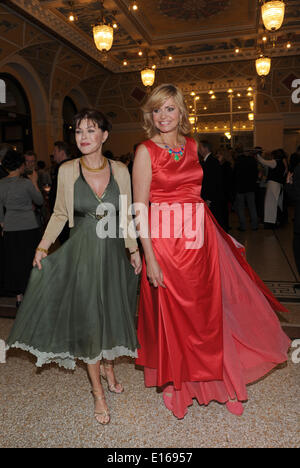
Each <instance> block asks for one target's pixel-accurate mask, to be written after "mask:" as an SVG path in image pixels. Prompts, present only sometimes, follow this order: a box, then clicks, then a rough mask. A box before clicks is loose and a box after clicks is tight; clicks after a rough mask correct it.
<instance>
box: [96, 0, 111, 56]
mask: <svg viewBox="0 0 300 468" xmlns="http://www.w3.org/2000/svg"><path fill="white" fill-rule="evenodd" d="M100 4H101V21H100V23H99V24H97V25H95V26H94V27H93V36H94V41H95V44H96V47H97V49H98V50H100V51H101V52H108V51H109V50H110V49H111V47H112V45H113V40H114V30H113V28H112V26H110V25H109V24H106V23H105V19H104V1H103V0H101V1H100Z"/></svg>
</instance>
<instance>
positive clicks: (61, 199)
mask: <svg viewBox="0 0 300 468" xmlns="http://www.w3.org/2000/svg"><path fill="white" fill-rule="evenodd" d="M110 162H111V167H112V172H113V175H114V178H115V180H116V182H117V184H118V186H119V190H120V195H125V196H126V198H125V197H124V200H126V204H125V203H124V200H122V201H121V204H120V227H121V228H122V230H123V233H124V240H125V246H126V247H127V248H128V249H130V250H131V251H133V250H135V249H136V248H137V242H136V239H135V237H134V235H131V236H130V232H131V234H132V230H130V229H128V226H129V223H131V228H132V216H131V210H130V205H131V184H130V176H129V172H128V170H127V167H126V166H125V165H124V164H123V163H121V162H118V161H110ZM79 164H80V163H79V159H73V160H71V161H67V162H65V163H64V164H62V166H61V167H60V168H59V171H58V181H57V194H56V201H55V206H54V211H53V214H52V216H51V218H50V220H49V223H48V225H47V228H46V230H45V233H44V236H43V240H47V241H49V242H50V243H51V244H53V243H54V242H55V241H56V239H57V237H58V236H59V234H60V233H61V231H62V229H63V227H64V225H65V224H66V222H67V221H68V220H69V227H70V228H72V227H73V226H74V184H75V182H76V180H77V179H78V177H79V175H80V169H79Z"/></svg>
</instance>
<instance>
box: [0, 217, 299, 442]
mask: <svg viewBox="0 0 300 468" xmlns="http://www.w3.org/2000/svg"><path fill="white" fill-rule="evenodd" d="M231 225H232V229H231V231H230V233H231V235H233V236H234V237H235V238H236V239H237V240H238V241H239V242H241V243H242V244H244V245H245V247H246V254H247V260H248V262H249V263H250V264H251V266H252V267H253V268H254V269H255V271H256V272H257V273H258V274H259V275H260V277H261V278H262V279H263V280H264V281H265V282H266V284H267V285H268V287H269V288H270V289H271V290H272V291H273V292H274V294H275V295H276V297H278V298H279V299H280V300H281V301H282V302H283V303H284V305H285V306H286V307H287V309H288V310H289V314H284V313H280V314H278V316H279V319H280V321H281V324H282V327H283V328H284V330H285V331H286V333H287V334H288V335H289V336H290V337H291V338H292V340H293V345H294V348H291V351H290V353H289V359H288V362H287V364H286V365H283V366H280V368H278V369H276V370H274V371H273V372H271V373H270V374H269V375H268V376H266V377H265V378H263V379H261V380H260V381H259V382H256V383H255V384H251V385H249V386H248V397H249V398H248V401H247V402H246V403H245V411H244V414H243V415H242V416H241V417H236V416H234V415H232V414H230V413H229V412H228V411H227V410H226V409H225V408H224V406H223V405H221V404H218V403H217V402H211V403H210V404H209V405H208V406H199V405H198V403H197V402H196V401H194V404H193V405H192V406H191V407H190V408H189V411H188V414H187V415H186V417H185V418H184V419H183V420H177V419H176V418H175V417H174V416H173V415H172V414H171V413H170V412H169V411H168V410H167V409H166V407H165V406H164V404H163V401H162V396H161V394H159V393H158V392H157V391H156V389H153V388H152V389H145V387H144V382H143V373H142V371H141V370H139V369H136V368H135V365H134V362H133V361H132V360H130V359H125V358H123V359H119V360H118V362H117V364H116V373H117V375H118V378H119V380H120V381H122V383H123V384H124V387H125V392H124V393H123V394H121V395H114V394H112V393H109V392H106V394H107V403H108V405H109V407H110V411H111V423H110V424H109V425H108V426H106V427H102V426H99V425H97V423H96V422H95V420H94V419H93V400H92V397H91V395H90V388H89V384H88V381H87V378H86V372H85V367H84V366H83V365H82V364H80V363H79V365H78V366H77V368H76V370H75V371H74V372H67V371H64V370H61V369H59V368H58V367H57V366H55V365H48V366H45V367H44V368H43V369H39V370H37V369H36V368H35V365H34V362H35V359H34V358H33V357H32V356H30V355H28V354H26V353H24V352H22V351H19V350H10V351H9V353H8V355H7V361H6V364H4V363H3V364H0V412H1V418H0V447H3V448H8V447H9V448H11V447H20V448H21V447H66V448H67V447H78V448H80V447H99V448H100V447H103V448H104V447H105V448H109V449H113V448H142V447H148V448H174V449H175V448H177V449H180V448H201V447H231V448H238V447H239V448H245V447H251V448H254V447H289V448H296V447H299V445H300V434H299V412H300V405H299V384H300V363H299V361H300V353H299V352H298V353H297V349H298V348H300V291H299V290H297V289H295V288H294V284H295V283H296V282H300V278H299V276H298V274H297V271H296V266H295V263H294V259H293V253H292V228H291V223H289V224H288V225H287V226H285V227H283V228H280V229H278V230H275V231H272V230H264V229H263V227H262V226H260V228H259V230H258V231H251V230H249V231H246V232H242V233H241V232H239V231H238V230H237V220H236V218H235V216H234V215H233V216H232V219H231ZM13 304H14V301H13V300H12V299H11V298H0V340H1V339H2V340H5V338H6V337H7V335H8V333H9V330H10V328H11V326H12V323H13V319H12V318H9V317H13V316H14V306H13ZM297 339H299V341H297Z"/></svg>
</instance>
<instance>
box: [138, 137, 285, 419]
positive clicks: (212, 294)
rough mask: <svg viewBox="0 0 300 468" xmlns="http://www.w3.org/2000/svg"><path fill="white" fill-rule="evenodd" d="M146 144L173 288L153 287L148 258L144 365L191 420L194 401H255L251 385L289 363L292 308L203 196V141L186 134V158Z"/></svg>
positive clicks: (157, 230)
mask: <svg viewBox="0 0 300 468" xmlns="http://www.w3.org/2000/svg"><path fill="white" fill-rule="evenodd" d="M143 144H144V145H145V146H146V147H147V149H148V151H149V154H150V157H151V164H152V183H151V187H150V209H149V224H150V229H151V238H152V245H153V249H154V253H155V256H156V259H157V261H158V263H159V265H160V267H161V269H162V272H163V275H164V282H165V285H166V288H162V287H158V288H154V287H153V286H151V285H150V283H149V282H148V280H147V276H146V266H145V261H144V264H143V271H142V281H141V293H140V303H139V317H138V339H139V342H140V345H141V348H140V349H139V351H138V359H137V361H136V364H137V365H141V366H143V367H144V377H145V385H146V386H147V387H151V386H157V387H161V388H162V389H163V398H164V402H165V405H166V406H167V408H169V409H170V410H171V411H172V412H173V413H174V415H175V416H176V417H177V418H183V417H184V415H185V414H186V412H187V407H188V406H190V405H191V404H192V399H193V398H196V399H197V400H198V402H199V403H200V404H205V405H207V404H208V403H209V402H210V401H211V400H216V401H218V402H220V403H225V402H227V401H228V400H230V399H231V400H234V399H237V400H238V401H245V400H247V390H246V384H248V383H250V382H253V381H255V380H257V379H259V378H260V377H262V376H263V375H265V374H266V373H268V372H269V371H270V370H271V369H272V368H274V367H275V366H277V365H278V364H279V363H282V362H284V361H286V360H287V351H288V348H289V346H290V340H289V338H288V337H287V336H286V335H285V333H284V332H283V331H282V329H281V327H280V323H279V320H278V318H277V316H276V314H275V313H274V310H277V311H286V309H285V308H284V307H283V306H282V305H281V304H280V303H279V302H278V301H277V300H276V299H275V297H274V296H272V294H271V293H270V291H269V290H268V289H267V288H266V286H265V285H264V283H263V282H262V280H261V279H260V278H259V277H258V276H257V274H256V273H255V272H254V271H253V270H252V268H251V267H250V266H249V265H248V263H247V262H246V260H245V258H244V255H243V252H242V249H240V248H239V247H241V246H239V245H238V244H237V243H236V242H235V241H234V239H233V238H232V237H231V236H229V235H228V234H226V233H225V232H224V231H223V230H222V228H221V227H220V226H219V225H218V223H217V222H216V220H215V218H214V217H213V215H212V214H211V212H210V210H209V209H208V207H207V206H206V204H205V203H204V202H203V200H201V198H200V192H201V181H202V178H203V173H202V168H201V165H200V164H199V161H198V155H197V146H196V143H195V141H194V140H193V139H191V138H187V139H186V145H185V152H184V156H183V158H182V159H180V160H179V161H175V160H174V157H173V155H170V154H169V153H168V151H167V150H165V149H162V148H160V147H159V146H158V145H156V144H155V143H154V142H152V141H151V140H147V141H145V142H144V143H143ZM170 205H172V207H171V208H172V210H170V209H169V208H168V207H170ZM168 230H170V233H168ZM193 234H194V237H193ZM196 240H197V242H196Z"/></svg>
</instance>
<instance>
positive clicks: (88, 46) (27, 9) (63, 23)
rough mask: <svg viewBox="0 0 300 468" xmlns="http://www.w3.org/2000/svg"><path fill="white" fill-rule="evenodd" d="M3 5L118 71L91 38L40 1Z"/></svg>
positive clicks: (15, 0)
mask: <svg viewBox="0 0 300 468" xmlns="http://www.w3.org/2000/svg"><path fill="white" fill-rule="evenodd" d="M3 3H5V4H6V5H7V6H8V7H12V8H13V10H14V12H15V11H16V12H17V13H19V14H22V13H24V14H26V15H27V16H29V17H30V18H31V19H33V20H35V22H37V23H38V25H39V26H40V27H43V26H45V27H46V28H47V30H48V33H50V34H54V35H55V37H56V38H57V39H63V40H64V42H67V43H68V44H69V45H70V46H71V47H72V46H73V47H74V48H75V49H76V50H77V51H81V52H83V53H84V54H85V55H87V56H89V57H90V58H92V59H93V60H94V61H95V62H97V63H98V64H99V65H102V66H104V67H105V68H107V69H109V70H110V71H113V72H117V71H118V65H116V63H115V62H113V61H112V60H111V59H110V58H109V57H108V58H107V59H106V60H105V59H104V57H103V54H101V52H99V51H98V50H97V49H96V47H95V44H94V42H93V40H92V39H91V38H90V37H88V36H87V35H86V34H84V33H83V32H82V31H81V30H80V29H79V28H77V27H76V25H72V24H70V23H69V22H68V21H67V20H66V18H65V17H64V16H63V15H61V14H60V13H59V12H57V11H55V12H54V11H52V10H51V9H48V8H44V7H43V5H42V4H41V2H40V1H39V0H3ZM14 7H16V8H14ZM46 32H47V31H46Z"/></svg>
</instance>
